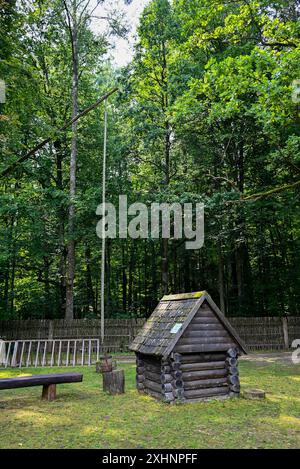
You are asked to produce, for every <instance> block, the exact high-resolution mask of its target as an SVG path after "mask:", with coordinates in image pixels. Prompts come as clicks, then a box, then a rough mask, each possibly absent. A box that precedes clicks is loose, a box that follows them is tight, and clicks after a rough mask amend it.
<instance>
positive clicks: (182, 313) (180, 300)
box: [129, 291, 247, 357]
mask: <svg viewBox="0 0 300 469" xmlns="http://www.w3.org/2000/svg"><path fill="white" fill-rule="evenodd" d="M204 301H207V303H208V304H209V305H210V307H211V308H212V310H213V312H214V313H215V314H216V316H217V317H218V319H219V320H220V322H221V323H222V324H223V326H224V328H225V329H226V330H227V331H228V333H229V334H230V336H231V337H232V338H233V339H234V341H235V342H236V343H237V345H238V346H239V347H240V348H241V350H242V351H243V352H244V353H247V352H246V347H245V344H244V343H243V342H242V340H241V339H240V338H239V337H238V335H237V333H236V332H235V330H234V329H233V328H232V326H231V325H230V323H229V322H228V321H227V319H226V318H225V316H224V315H223V313H222V312H221V311H220V310H219V308H218V307H217V305H216V304H215V303H214V301H213V300H212V298H211V297H210V295H209V294H208V293H207V292H206V291H200V292H195V293H184V294H178V295H165V296H164V297H163V298H162V299H161V300H160V302H159V304H158V305H157V307H156V308H155V310H154V312H153V313H152V315H151V316H150V318H149V319H148V321H147V322H146V324H145V325H144V327H143V328H142V330H141V331H140V332H139V334H138V335H137V336H136V338H135V339H134V341H133V342H132V344H131V345H130V347H129V348H130V349H131V350H133V351H134V352H140V353H144V354H150V355H157V356H163V357H167V356H168V355H169V354H170V353H171V352H172V350H173V348H174V347H175V345H176V343H177V342H178V340H179V339H180V337H181V336H182V334H183V333H184V331H185V329H186V328H187V327H188V325H189V324H190V322H191V321H192V319H193V318H194V316H195V314H196V313H197V312H198V310H199V308H200V306H201V305H202V303H203V302H204Z"/></svg>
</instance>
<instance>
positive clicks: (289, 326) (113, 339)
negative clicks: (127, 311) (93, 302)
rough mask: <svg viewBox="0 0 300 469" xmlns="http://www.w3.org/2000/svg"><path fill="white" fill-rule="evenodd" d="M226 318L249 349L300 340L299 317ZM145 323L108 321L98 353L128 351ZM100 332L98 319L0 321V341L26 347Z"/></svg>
mask: <svg viewBox="0 0 300 469" xmlns="http://www.w3.org/2000/svg"><path fill="white" fill-rule="evenodd" d="M228 319H229V321H230V323H231V324H232V326H233V327H234V328H235V329H236V331H237V333H238V334H239V336H240V337H241V339H243V340H244V342H245V343H246V345H247V347H248V349H249V350H284V349H287V348H289V347H291V344H292V342H293V340H294V339H300V317H287V318H285V317H284V318H280V317H229V318H228ZM145 321H146V319H145V318H139V319H107V320H106V321H105V339H104V344H103V346H102V347H101V350H102V351H106V352H117V353H118V352H126V351H128V346H129V344H130V343H131V342H132V340H133V339H134V337H135V336H136V335H137V333H138V331H139V330H140V329H141V327H142V326H143V325H144V323H145ZM100 330H101V325H100V320H98V319H74V320H68V321H67V320H63V319H58V320H25V321H21V320H19V321H0V339H1V338H2V339H3V340H6V341H21V340H23V341H26V347H27V348H28V347H29V346H28V342H29V343H30V342H32V343H33V341H38V340H40V341H41V342H43V341H44V342H45V341H48V342H49V343H50V342H51V341H56V343H58V342H57V341H59V340H63V346H64V347H67V344H68V341H70V347H74V340H77V341H79V342H80V341H82V340H87V341H88V340H90V339H91V340H94V339H95V340H96V339H98V340H99V339H100ZM32 347H35V345H32ZM40 347H43V346H42V345H40ZM48 347H50V345H49V346H48ZM56 347H57V345H56ZM27 348H26V350H27ZM101 350H100V351H101ZM27 351H28V350H27ZM0 357H1V354H0Z"/></svg>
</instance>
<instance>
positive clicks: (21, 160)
mask: <svg viewBox="0 0 300 469" xmlns="http://www.w3.org/2000/svg"><path fill="white" fill-rule="evenodd" d="M116 91H118V88H113V89H112V90H111V91H109V92H108V93H106V94H105V95H103V96H102V97H101V98H99V99H98V101H96V102H95V103H94V104H92V105H91V106H89V107H87V108H86V109H84V110H83V111H82V112H80V113H79V114H77V116H75V117H73V119H70V120H69V121H67V122H66V123H65V124H64V125H63V126H62V127H60V128H59V129H58V130H57V131H56V132H55V134H57V133H58V132H62V131H64V130H66V129H67V128H68V127H70V126H71V125H72V124H73V123H74V122H76V121H78V119H80V118H81V117H83V116H85V115H86V114H88V113H89V112H90V111H92V110H93V109H95V108H96V107H97V106H99V104H100V103H102V102H103V101H105V99H107V98H108V97H109V96H111V95H112V94H113V93H115V92H116ZM55 134H54V135H53V136H51V137H47V138H46V139H45V140H43V141H42V142H40V143H38V144H37V145H36V146H35V147H34V148H32V150H30V151H29V152H28V153H26V154H25V155H24V156H22V157H21V158H19V159H18V160H17V161H15V162H14V163H13V164H12V165H10V166H9V167H8V168H6V169H5V170H4V171H2V172H1V173H0V178H1V177H4V176H7V175H8V174H9V173H10V172H11V171H13V170H14V169H15V168H16V167H17V166H18V165H19V164H21V163H23V162H24V161H26V160H28V159H29V158H30V157H31V156H33V155H34V154H35V153H36V152H37V151H39V150H41V149H42V148H43V147H44V146H45V145H47V143H49V142H51V140H53V138H54V136H55Z"/></svg>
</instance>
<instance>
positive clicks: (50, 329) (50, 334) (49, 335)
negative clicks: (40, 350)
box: [48, 321, 54, 340]
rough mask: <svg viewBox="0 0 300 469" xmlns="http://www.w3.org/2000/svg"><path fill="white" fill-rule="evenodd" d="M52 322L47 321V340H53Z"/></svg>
mask: <svg viewBox="0 0 300 469" xmlns="http://www.w3.org/2000/svg"><path fill="white" fill-rule="evenodd" d="M53 329H54V327H53V321H49V325H48V340H53Z"/></svg>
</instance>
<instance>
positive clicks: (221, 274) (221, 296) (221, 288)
mask: <svg viewBox="0 0 300 469" xmlns="http://www.w3.org/2000/svg"><path fill="white" fill-rule="evenodd" d="M218 250H219V253H218V254H219V256H218V257H219V264H218V270H219V300H220V309H221V311H222V313H223V314H225V294H224V259H223V253H222V247H221V243H220V242H219V245H218Z"/></svg>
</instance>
